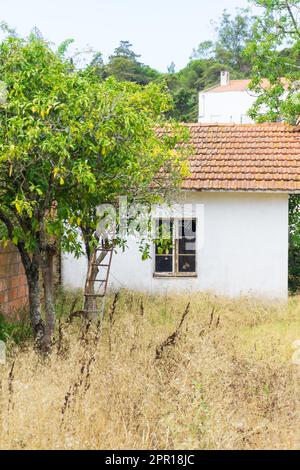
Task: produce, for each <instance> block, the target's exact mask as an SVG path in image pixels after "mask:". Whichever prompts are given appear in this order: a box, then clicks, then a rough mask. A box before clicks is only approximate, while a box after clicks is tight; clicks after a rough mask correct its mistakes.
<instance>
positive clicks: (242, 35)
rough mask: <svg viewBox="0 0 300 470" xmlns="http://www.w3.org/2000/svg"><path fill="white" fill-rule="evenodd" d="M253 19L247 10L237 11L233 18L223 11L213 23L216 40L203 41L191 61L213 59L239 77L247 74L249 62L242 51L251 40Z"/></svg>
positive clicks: (195, 50) (194, 51)
mask: <svg viewBox="0 0 300 470" xmlns="http://www.w3.org/2000/svg"><path fill="white" fill-rule="evenodd" d="M254 21H255V17H254V16H253V15H251V14H250V11H249V10H248V9H237V11H236V14H235V16H232V15H231V14H230V13H228V12H227V10H224V11H223V13H222V16H221V18H220V19H219V20H218V22H217V23H215V29H216V32H217V40H216V41H215V42H213V41H204V42H201V43H200V44H199V46H198V47H197V48H196V49H194V50H193V54H192V56H191V59H213V60H214V61H215V62H217V63H220V64H222V65H223V68H224V67H225V68H229V69H232V70H235V71H236V72H237V73H239V74H240V75H241V76H244V75H246V74H247V73H249V70H250V67H251V61H250V60H249V58H248V59H247V58H246V57H245V55H244V50H245V48H246V46H247V44H248V43H249V41H251V40H252V38H253V24H254Z"/></svg>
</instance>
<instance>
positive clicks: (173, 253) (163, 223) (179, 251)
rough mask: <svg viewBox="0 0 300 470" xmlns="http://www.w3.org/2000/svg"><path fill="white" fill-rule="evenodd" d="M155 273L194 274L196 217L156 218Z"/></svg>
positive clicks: (171, 274)
mask: <svg viewBox="0 0 300 470" xmlns="http://www.w3.org/2000/svg"><path fill="white" fill-rule="evenodd" d="M156 233H157V234H158V239H157V240H156V241H155V268H154V271H155V275H158V276H159V275H169V276H184V275H186V276H193V275H196V219H172V220H169V219H158V220H156Z"/></svg>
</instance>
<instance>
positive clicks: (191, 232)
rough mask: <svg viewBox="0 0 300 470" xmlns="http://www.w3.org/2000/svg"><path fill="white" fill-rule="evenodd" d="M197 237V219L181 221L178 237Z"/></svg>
mask: <svg viewBox="0 0 300 470" xmlns="http://www.w3.org/2000/svg"><path fill="white" fill-rule="evenodd" d="M195 236H196V219H181V220H179V224H178V237H179V238H182V237H191V238H195Z"/></svg>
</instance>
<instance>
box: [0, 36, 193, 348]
mask: <svg viewBox="0 0 300 470" xmlns="http://www.w3.org/2000/svg"><path fill="white" fill-rule="evenodd" d="M0 74H1V78H2V80H3V81H4V82H5V84H6V88H7V102H6V103H3V104H2V105H1V106H0V148H1V158H0V175H1V176H0V221H1V222H2V224H3V225H4V227H5V232H4V233H3V231H2V234H1V236H2V238H1V240H2V242H5V241H6V240H10V241H12V242H13V243H14V244H15V245H16V246H17V248H18V250H19V252H20V255H21V258H22V262H23V265H24V269H25V273H26V276H27V281H28V287H29V305H30V319H31V324H32V328H33V331H34V334H35V338H36V340H37V341H38V343H39V345H40V346H41V347H46V348H47V349H48V348H49V346H50V343H51V337H52V335H53V331H54V324H55V312H54V305H53V276H52V270H53V256H54V254H55V253H56V251H57V247H58V242H59V243H61V244H62V247H63V248H64V249H66V250H68V251H71V252H74V253H75V254H80V252H81V245H80V243H79V241H78V229H79V227H82V226H83V223H82V221H83V220H84V222H85V224H86V226H89V227H91V228H94V225H93V223H94V220H93V219H91V221H90V222H89V216H90V213H93V211H94V210H95V207H97V205H99V204H101V203H102V204H103V203H106V202H111V201H112V200H113V198H115V197H116V195H117V194H120V193H122V192H123V190H124V183H125V182H126V181H127V180H128V178H129V177H130V176H132V177H131V180H130V181H131V186H130V187H131V191H132V192H133V193H134V192H135V193H138V191H137V187H140V188H144V192H145V191H146V188H148V191H149V192H150V186H151V182H150V181H151V178H152V179H153V175H154V174H156V173H157V171H158V169H160V168H165V170H167V171H168V172H169V173H170V174H172V175H173V180H174V182H175V180H176V179H178V178H180V172H181V171H182V169H183V168H184V164H183V160H182V155H183V154H184V152H185V151H184V149H183V148H181V147H178V139H177V138H176V135H175V134H174V135H173V133H172V129H170V132H169V134H168V136H162V135H161V134H158V133H157V132H156V131H155V126H157V125H159V124H162V123H163V122H162V121H161V120H160V119H159V116H161V114H162V113H164V112H165V111H166V110H167V109H168V108H169V105H170V97H169V95H168V93H167V91H166V89H165V88H164V87H162V86H159V85H154V84H153V85H150V86H149V87H148V88H146V89H143V88H141V87H139V86H138V85H135V84H130V83H126V84H124V83H123V84H122V83H118V82H117V81H116V80H114V79H109V80H106V81H103V82H99V77H98V76H97V74H95V73H94V69H93V68H88V69H87V70H86V71H85V70H84V71H76V70H74V68H73V67H72V65H71V64H70V61H66V60H64V59H63V57H62V54H61V51H60V52H59V53H58V52H57V53H55V52H54V51H53V50H52V49H51V48H50V46H49V44H47V43H46V42H45V41H44V40H42V39H40V38H38V37H36V36H35V35H31V36H30V37H29V38H28V39H21V38H16V37H12V36H9V37H8V38H6V39H5V40H4V41H3V42H2V43H1V44H0ZM134 184H136V185H137V187H135V186H134ZM125 187H126V186H125ZM128 191H129V190H128ZM78 194H80V198H79V197H78ZM140 194H142V191H140ZM89 211H90V212H89ZM40 273H42V277H43V284H44V299H45V303H44V307H45V314H46V317H45V318H46V321H45V322H44V321H43V319H42V315H41V297H40V286H39V276H40Z"/></svg>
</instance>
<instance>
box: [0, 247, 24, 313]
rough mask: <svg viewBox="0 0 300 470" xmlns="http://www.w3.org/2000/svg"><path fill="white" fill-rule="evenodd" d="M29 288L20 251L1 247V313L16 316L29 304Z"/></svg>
mask: <svg viewBox="0 0 300 470" xmlns="http://www.w3.org/2000/svg"><path fill="white" fill-rule="evenodd" d="M27 295H28V288H27V282H26V276H25V274H24V269H23V265H22V262H21V258H20V255H19V253H18V250H17V249H16V248H15V247H14V246H13V245H8V246H7V247H6V248H3V247H1V246H0V312H1V313H3V314H4V315H7V316H15V314H17V313H18V310H20V309H21V308H22V307H24V306H25V305H26V304H27Z"/></svg>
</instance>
